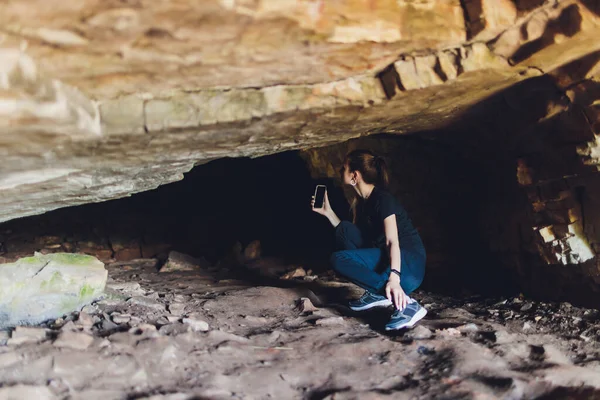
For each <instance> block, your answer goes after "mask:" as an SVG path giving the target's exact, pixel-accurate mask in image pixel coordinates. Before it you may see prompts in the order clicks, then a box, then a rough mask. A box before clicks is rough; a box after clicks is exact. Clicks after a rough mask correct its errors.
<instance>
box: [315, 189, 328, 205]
mask: <svg viewBox="0 0 600 400" xmlns="http://www.w3.org/2000/svg"><path fill="white" fill-rule="evenodd" d="M325 190H326V187H325V186H324V185H317V187H316V188H315V206H314V207H315V208H323V202H324V201H325Z"/></svg>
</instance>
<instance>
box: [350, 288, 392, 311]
mask: <svg viewBox="0 0 600 400" xmlns="http://www.w3.org/2000/svg"><path fill="white" fill-rule="evenodd" d="M391 305H392V302H391V301H389V300H388V299H387V297H385V296H382V295H380V294H374V293H371V292H369V291H368V290H367V291H365V293H364V294H363V295H362V296H361V297H360V299H358V300H353V301H351V302H350V303H348V307H350V309H351V310H353V311H363V310H368V309H369V308H373V307H387V306H391Z"/></svg>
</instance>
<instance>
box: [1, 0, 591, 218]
mask: <svg viewBox="0 0 600 400" xmlns="http://www.w3.org/2000/svg"><path fill="white" fill-rule="evenodd" d="M597 14H598V7H597V5H596V4H595V3H594V2H592V1H583V0H582V1H545V2H544V1H522V0H520V1H516V0H515V1H509V0H503V1H491V0H479V1H469V2H460V1H458V0H437V1H434V0H430V1H424V2H413V1H376V2H336V3H331V2H325V1H298V2H281V1H279V0H268V1H260V2H258V1H248V2H246V1H212V2H199V3H186V4H180V5H174V4H171V3H165V4H163V3H156V2H144V1H141V2H136V3H132V4H128V5H125V6H124V5H122V4H120V3H119V4H116V3H114V4H113V3H112V2H100V1H92V0H88V1H84V2H81V3H79V4H77V5H64V4H62V3H60V4H58V3H57V2H54V1H50V2H48V1H43V2H42V1H36V2H35V4H32V3H28V5H27V6H24V5H23V4H21V3H20V2H16V1H10V2H8V3H7V4H5V5H4V6H3V10H2V12H1V13H0V22H2V25H3V26H4V30H3V42H2V53H1V57H2V58H3V60H6V62H3V63H2V69H1V70H0V90H1V96H2V99H3V100H2V102H0V115H2V118H3V120H4V121H6V122H5V123H4V126H3V127H2V142H1V145H0V155H1V156H2V159H3V161H4V162H3V163H2V165H1V166H0V189H1V192H0V209H1V210H2V211H0V221H5V220H8V219H12V218H16V217H21V216H26V215H33V214H39V213H43V212H45V211H48V210H52V209H55V208H60V207H64V206H69V205H75V204H82V203H88V202H97V201H103V200H107V199H113V198H119V197H123V196H128V195H130V194H132V193H135V192H139V191H144V190H149V189H152V188H155V187H156V186H158V185H161V184H164V183H168V182H172V181H175V180H179V179H181V178H182V176H183V173H185V172H187V171H189V170H190V169H191V168H192V167H193V166H194V165H197V164H201V163H204V162H207V161H210V160H212V159H215V158H221V157H236V156H260V155H266V154H271V153H274V152H278V151H283V150H289V149H305V148H311V147H316V146H323V145H327V144H330V143H338V142H341V141H344V140H347V139H349V138H352V137H357V136H361V135H366V134H372V133H380V132H386V133H392V134H400V133H406V132H416V131H422V130H431V129H434V128H440V127H444V126H449V125H452V124H453V123H454V122H455V121H456V120H457V119H460V118H461V116H462V115H463V114H464V113H465V112H466V111H467V110H468V109H470V108H471V107H472V106H473V105H475V104H477V103H479V102H480V101H481V100H483V99H485V98H487V97H489V96H490V95H492V94H494V93H497V92H498V91H501V90H503V89H505V88H507V87H510V86H511V85H514V84H515V83H517V82H519V81H522V80H524V79H528V78H531V77H534V76H539V75H540V74H543V73H545V72H548V71H557V68H559V67H560V66H562V65H564V64H566V63H568V62H572V61H574V60H578V59H582V57H584V56H586V55H589V54H592V53H593V52H594V51H598V50H599V49H600V43H599V42H598V41H597V39H596V38H597V37H598V29H599V28H598V15H597ZM559 75H560V74H559Z"/></svg>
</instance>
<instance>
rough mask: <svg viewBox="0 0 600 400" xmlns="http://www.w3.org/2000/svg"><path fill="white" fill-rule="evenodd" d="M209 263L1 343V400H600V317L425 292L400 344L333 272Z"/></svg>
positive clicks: (113, 276)
mask: <svg viewBox="0 0 600 400" xmlns="http://www.w3.org/2000/svg"><path fill="white" fill-rule="evenodd" d="M196 264H197V265H196V267H195V268H193V270H189V271H185V270H184V269H186V268H185V266H186V259H185V258H183V259H180V260H175V262H173V263H171V264H170V265H167V266H163V267H162V270H161V271H162V272H158V271H157V267H158V266H157V260H154V259H142V260H135V261H131V262H116V263H113V264H110V265H108V266H107V268H108V270H109V281H108V285H107V289H106V296H105V297H104V298H103V299H101V300H99V301H97V302H95V303H93V304H92V305H89V306H86V307H85V308H84V309H83V310H82V311H81V312H75V313H73V314H71V315H67V316H65V317H63V318H60V319H58V320H54V321H48V322H47V323H45V324H42V325H41V326H36V327H17V328H16V329H14V330H11V331H5V332H1V333H2V334H3V336H2V341H3V343H4V345H3V346H1V347H0V381H1V382H2V387H1V388H0V399H40V400H41V399H86V400H92V399H102V400H111V399H157V400H158V399H164V400H167V399H169V400H180V399H225V398H227V399H230V398H239V399H267V398H273V399H386V398H390V399H392V398H393V399H397V398H417V399H418V398H426V399H429V398H440V399H441V398H447V399H457V398H461V399H462V398H464V399H496V398H505V399H521V398H526V399H532V398H535V399H551V398H569V399H580V398H581V399H583V398H585V399H588V398H600V346H598V344H597V339H598V337H599V335H600V320H599V317H600V313H599V312H598V310H593V309H582V308H577V307H573V306H571V305H570V304H567V303H561V304H549V303H540V302H534V301H529V300H527V299H523V298H507V299H498V298H496V299H488V298H484V297H469V298H460V299H459V298H449V297H444V296H440V295H436V294H433V293H425V292H418V293H416V294H415V297H416V298H417V299H418V300H419V301H421V302H422V304H424V305H425V307H426V308H427V309H428V311H429V313H428V315H427V317H426V319H425V320H423V321H422V323H421V324H419V325H418V326H417V327H415V328H414V329H412V330H408V331H402V332H396V333H393V334H389V333H386V332H385V331H384V330H383V326H384V324H385V322H386V318H387V316H388V315H389V314H390V312H391V310H377V311H372V312H367V313H353V312H352V311H350V310H349V309H348V308H346V307H345V305H344V304H345V303H346V301H347V300H348V299H349V298H352V297H356V296H359V295H360V294H361V291H360V290H359V289H358V288H356V287H355V286H353V285H351V284H348V283H345V282H341V281H339V280H338V279H336V278H335V277H334V276H333V275H331V274H328V273H322V274H320V275H318V276H317V275H313V274H312V273H311V272H310V271H306V270H305V269H303V268H299V267H297V266H287V267H284V266H282V265H281V264H278V263H277V262H276V260H258V261H254V262H253V263H251V264H250V268H248V267H246V268H243V267H236V268H224V267H223V266H210V265H202V263H201V262H198V263H196ZM166 271H169V272H166ZM282 276H283V278H284V279H281V277H282Z"/></svg>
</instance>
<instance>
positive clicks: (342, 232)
mask: <svg viewBox="0 0 600 400" xmlns="http://www.w3.org/2000/svg"><path fill="white" fill-rule="evenodd" d="M335 241H336V247H337V248H338V250H339V251H336V252H334V253H333V254H332V255H331V264H332V266H333V269H334V270H335V271H336V272H337V273H339V274H340V275H342V276H344V277H345V278H346V279H348V280H349V281H350V282H352V283H354V284H356V285H358V286H360V287H362V288H363V289H366V290H368V291H370V292H371V293H378V294H384V290H385V284H386V283H387V281H388V278H389V276H390V263H389V256H388V254H386V253H387V250H386V249H380V248H377V247H371V248H363V245H364V243H363V238H362V234H361V232H360V230H359V229H358V227H357V226H356V225H354V224H352V223H350V222H348V221H342V222H340V223H339V225H338V226H337V227H336V228H335ZM400 258H401V267H400V270H401V272H400V274H401V276H400V286H401V287H402V289H403V290H404V293H406V294H409V293H412V292H413V291H414V290H415V289H416V288H418V287H419V285H421V282H423V277H424V276H425V249H424V248H422V247H421V248H419V249H412V248H410V247H402V244H401V245H400Z"/></svg>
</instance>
